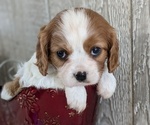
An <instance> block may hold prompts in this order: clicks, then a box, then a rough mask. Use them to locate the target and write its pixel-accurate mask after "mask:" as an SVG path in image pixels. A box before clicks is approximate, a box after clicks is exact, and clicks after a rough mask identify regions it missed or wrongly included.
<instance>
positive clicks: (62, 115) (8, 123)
mask: <svg viewBox="0 0 150 125" xmlns="http://www.w3.org/2000/svg"><path fill="white" fill-rule="evenodd" d="M86 90H87V95H88V98H87V108H86V109H85V110H84V111H83V112H82V113H81V114H78V113H76V111H75V110H72V109H68V107H67V103H66V98H65V93H64V91H62V90H59V91H56V90H54V89H45V90H44V89H40V90H38V89H36V88H34V87H30V88H26V89H24V90H23V91H22V92H21V93H20V94H19V95H18V96H16V97H15V98H14V99H13V100H11V101H9V102H8V101H4V100H0V125H93V124H94V111H95V108H96V103H97V98H98V97H97V94H96V86H89V87H86Z"/></svg>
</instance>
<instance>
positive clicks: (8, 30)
mask: <svg viewBox="0 0 150 125" xmlns="http://www.w3.org/2000/svg"><path fill="white" fill-rule="evenodd" d="M0 4H1V6H0V19H2V20H1V24H0V33H1V35H0V37H1V38H0V41H1V43H0V44H1V46H0V53H3V56H7V57H8V58H13V59H14V58H15V59H19V60H20V59H21V60H26V59H29V58H30V56H31V55H32V54H33V52H34V51H35V46H36V43H37V35H38V32H39V29H40V27H41V26H42V25H44V24H46V23H48V21H49V15H48V11H47V7H45V6H46V4H45V2H44V1H38V2H37V0H29V1H26V0H14V1H12V0H1V1H0Z"/></svg>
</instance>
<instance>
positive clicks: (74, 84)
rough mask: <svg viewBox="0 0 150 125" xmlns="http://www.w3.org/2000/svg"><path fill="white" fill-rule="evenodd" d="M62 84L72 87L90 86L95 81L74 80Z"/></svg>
mask: <svg viewBox="0 0 150 125" xmlns="http://www.w3.org/2000/svg"><path fill="white" fill-rule="evenodd" d="M63 84H64V86H66V87H74V86H90V85H95V84H97V82H96V83H92V82H76V83H72V82H70V83H63Z"/></svg>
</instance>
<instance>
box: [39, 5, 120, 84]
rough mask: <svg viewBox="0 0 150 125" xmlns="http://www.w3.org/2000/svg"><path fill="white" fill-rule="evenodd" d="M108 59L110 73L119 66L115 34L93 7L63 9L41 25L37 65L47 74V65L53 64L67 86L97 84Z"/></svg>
mask: <svg viewBox="0 0 150 125" xmlns="http://www.w3.org/2000/svg"><path fill="white" fill-rule="evenodd" d="M106 59H107V65H108V69H109V72H113V71H114V69H115V68H116V67H117V65H118V44H117V39H116V35H115V32H114V29H113V28H112V27H111V26H110V25H109V24H108V23H107V22H106V21H105V20H104V19H103V18H102V17H101V16H100V15H99V14H97V13H96V12H94V11H92V10H89V9H83V8H76V9H71V10H65V11H62V12H60V13H59V14H58V15H56V17H55V18H54V19H53V20H52V21H51V22H50V23H49V24H48V25H47V26H44V27H42V28H41V31H40V34H39V42H38V45H37V66H38V67H39V70H40V72H41V73H42V74H43V75H46V73H47V70H48V65H50V64H51V65H53V66H54V67H55V68H56V69H57V73H58V77H59V79H61V81H62V83H63V84H64V85H65V86H79V85H91V84H96V83H97V82H98V81H99V79H100V77H101V74H102V72H103V68H104V63H105V61H106Z"/></svg>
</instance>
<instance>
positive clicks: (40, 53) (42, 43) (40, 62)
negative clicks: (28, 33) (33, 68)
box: [36, 26, 50, 76]
mask: <svg viewBox="0 0 150 125" xmlns="http://www.w3.org/2000/svg"><path fill="white" fill-rule="evenodd" d="M49 48H50V35H49V32H48V30H47V29H46V26H43V27H42V28H41V29H40V33H39V35H38V43H37V46H36V58H37V62H36V65H37V66H38V68H39V71H40V73H41V74H42V75H43V76H46V74H47V70H48V63H49V60H48V59H49V53H50V50H49Z"/></svg>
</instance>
